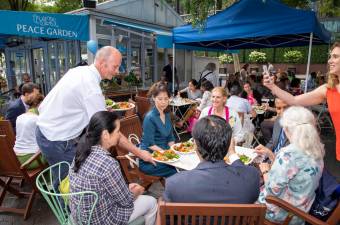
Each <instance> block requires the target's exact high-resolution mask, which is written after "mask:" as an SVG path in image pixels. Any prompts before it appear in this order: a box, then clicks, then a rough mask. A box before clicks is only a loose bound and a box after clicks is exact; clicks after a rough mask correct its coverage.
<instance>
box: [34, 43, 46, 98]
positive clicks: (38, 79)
mask: <svg viewBox="0 0 340 225" xmlns="http://www.w3.org/2000/svg"><path fill="white" fill-rule="evenodd" d="M45 54H46V51H45V49H44V48H34V49H32V61H33V70H32V72H33V81H34V83H36V84H38V85H39V86H40V89H41V92H42V93H43V94H47V92H48V86H47V81H46V71H45V65H44V59H45Z"/></svg>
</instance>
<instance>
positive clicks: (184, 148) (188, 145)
mask: <svg viewBox="0 0 340 225" xmlns="http://www.w3.org/2000/svg"><path fill="white" fill-rule="evenodd" d="M173 149H174V150H176V151H178V152H184V153H188V152H192V151H194V149H195V146H194V143H193V142H192V141H186V142H182V143H178V144H175V145H174V146H173Z"/></svg>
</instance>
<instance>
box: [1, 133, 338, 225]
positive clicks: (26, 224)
mask: <svg viewBox="0 0 340 225" xmlns="http://www.w3.org/2000/svg"><path fill="white" fill-rule="evenodd" d="M322 140H323V143H324V144H325V147H326V157H325V165H326V167H327V168H328V169H329V170H330V171H331V173H332V174H333V175H334V176H336V177H337V179H338V181H339V182H340V163H339V162H337V161H336V159H335V137H334V134H333V133H331V132H322ZM149 191H150V193H149V194H150V195H153V196H154V197H156V198H157V197H159V196H160V195H161V193H162V191H163V187H162V186H161V184H160V183H156V184H154V185H153V186H152V187H151V188H150V190H149ZM23 204H24V201H23V200H21V199H20V200H18V199H17V198H16V197H15V196H11V195H8V196H7V197H6V199H5V205H6V206H22V205H23ZM0 225H58V222H57V219H56V218H55V217H54V215H53V214H52V211H51V210H50V208H49V206H48V205H47V203H46V202H45V200H44V199H43V198H42V197H41V196H39V195H37V197H36V199H35V201H34V204H33V207H32V210H31V217H30V218H29V219H28V220H26V221H24V220H23V219H22V217H21V216H17V215H14V214H4V213H1V214H0Z"/></svg>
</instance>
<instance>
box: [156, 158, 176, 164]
mask: <svg viewBox="0 0 340 225" xmlns="http://www.w3.org/2000/svg"><path fill="white" fill-rule="evenodd" d="M152 159H153V160H155V161H156V162H160V163H173V162H177V161H178V160H179V158H178V159H176V158H175V159H172V160H168V161H161V160H158V159H155V158H154V157H152Z"/></svg>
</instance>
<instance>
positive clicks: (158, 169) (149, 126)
mask: <svg viewBox="0 0 340 225" xmlns="http://www.w3.org/2000/svg"><path fill="white" fill-rule="evenodd" d="M149 96H151V97H152V99H153V103H154V106H153V107H152V108H151V110H150V111H149V112H148V113H147V114H146V115H145V117H144V120H143V135H142V140H141V144H140V148H141V149H143V150H147V151H149V152H150V153H152V152H153V151H164V150H168V149H170V146H171V145H173V144H174V143H175V137H174V135H173V128H172V123H171V119H170V107H169V99H170V93H169V91H168V89H167V86H166V85H165V84H164V83H162V82H158V83H155V84H154V85H153V86H152V87H151V88H150V90H149ZM139 169H140V170H141V171H142V172H144V173H146V174H148V175H153V176H160V177H169V176H171V175H174V174H175V173H176V172H177V171H176V169H175V168H174V167H173V166H169V165H166V164H164V163H157V166H155V165H153V164H151V163H149V162H145V161H143V160H140V161H139Z"/></svg>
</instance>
